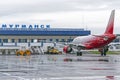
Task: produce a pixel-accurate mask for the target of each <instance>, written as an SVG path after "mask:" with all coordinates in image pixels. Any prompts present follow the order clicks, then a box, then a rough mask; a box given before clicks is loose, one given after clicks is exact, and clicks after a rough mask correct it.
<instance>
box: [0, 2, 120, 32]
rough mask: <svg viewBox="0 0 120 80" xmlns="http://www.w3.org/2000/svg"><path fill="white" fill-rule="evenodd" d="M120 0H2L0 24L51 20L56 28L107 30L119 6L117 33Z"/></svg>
mask: <svg viewBox="0 0 120 80" xmlns="http://www.w3.org/2000/svg"><path fill="white" fill-rule="evenodd" d="M119 5H120V0H1V1H0V24H2V23H6V24H15V23H17V24H22V23H24V24H50V25H51V27H52V28H85V29H89V30H91V31H92V34H100V33H103V32H104V31H105V28H106V25H107V23H108V19H109V16H110V13H111V10H113V9H115V10H116V14H115V28H114V29H115V32H114V33H115V34H118V33H120V9H119Z"/></svg>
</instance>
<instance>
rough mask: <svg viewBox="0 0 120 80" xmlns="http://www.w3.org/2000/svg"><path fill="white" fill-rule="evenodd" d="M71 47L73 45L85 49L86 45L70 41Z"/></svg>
mask: <svg viewBox="0 0 120 80" xmlns="http://www.w3.org/2000/svg"><path fill="white" fill-rule="evenodd" d="M68 45H69V46H70V47H73V48H75V49H77V48H78V47H79V48H81V49H84V48H85V47H86V46H85V45H84V44H75V43H69V44H68Z"/></svg>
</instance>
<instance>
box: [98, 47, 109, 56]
mask: <svg viewBox="0 0 120 80" xmlns="http://www.w3.org/2000/svg"><path fill="white" fill-rule="evenodd" d="M108 48H109V46H104V47H103V48H101V49H100V50H99V51H100V53H101V56H106V53H107V51H108Z"/></svg>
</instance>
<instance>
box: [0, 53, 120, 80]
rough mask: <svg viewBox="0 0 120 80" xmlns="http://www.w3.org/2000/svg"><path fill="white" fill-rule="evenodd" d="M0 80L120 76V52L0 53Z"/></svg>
mask: <svg viewBox="0 0 120 80" xmlns="http://www.w3.org/2000/svg"><path fill="white" fill-rule="evenodd" d="M0 80H120V55H107V56H105V57H104V56H103V57H101V56H100V55H99V54H83V56H76V55H70V54H67V55H66V54H64V55H31V56H16V55H0Z"/></svg>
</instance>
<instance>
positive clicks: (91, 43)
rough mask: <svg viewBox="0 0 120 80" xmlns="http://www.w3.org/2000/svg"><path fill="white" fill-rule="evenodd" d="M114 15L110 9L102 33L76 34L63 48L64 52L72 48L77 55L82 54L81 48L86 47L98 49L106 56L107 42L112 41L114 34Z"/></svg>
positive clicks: (68, 51) (86, 48)
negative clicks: (108, 17) (104, 29)
mask: <svg viewBox="0 0 120 80" xmlns="http://www.w3.org/2000/svg"><path fill="white" fill-rule="evenodd" d="M114 15H115V10H112V12H111V16H110V19H109V22H108V25H107V28H106V31H105V33H104V34H102V35H89V36H78V37H76V38H75V39H74V40H73V42H72V43H70V44H69V45H68V46H65V47H64V48H63V51H64V52H65V53H70V52H72V51H73V48H75V49H77V50H78V52H77V55H82V52H81V50H82V49H83V50H88V49H96V48H97V49H98V50H99V51H100V52H101V56H106V52H107V51H108V44H109V43H110V42H112V41H113V40H114V39H115V38H116V35H115V34H113V28H114Z"/></svg>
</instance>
